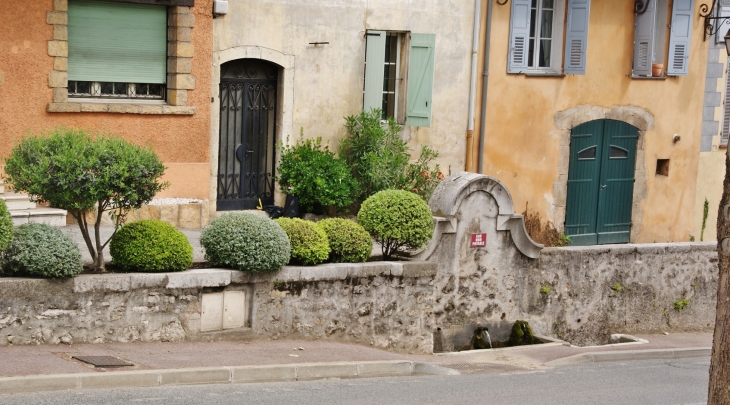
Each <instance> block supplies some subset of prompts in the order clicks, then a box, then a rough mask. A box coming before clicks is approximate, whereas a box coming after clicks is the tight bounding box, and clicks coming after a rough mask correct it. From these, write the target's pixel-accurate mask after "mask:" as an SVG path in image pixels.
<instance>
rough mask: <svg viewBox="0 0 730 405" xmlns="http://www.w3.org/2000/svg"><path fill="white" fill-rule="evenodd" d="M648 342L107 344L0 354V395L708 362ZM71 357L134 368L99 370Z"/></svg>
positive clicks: (679, 342)
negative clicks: (424, 348) (473, 346)
mask: <svg viewBox="0 0 730 405" xmlns="http://www.w3.org/2000/svg"><path fill="white" fill-rule="evenodd" d="M637 337H639V338H642V339H646V340H648V341H649V343H643V344H637V343H624V344H618V345H610V346H598V347H573V346H565V345H563V344H561V343H551V344H543V345H538V346H522V347H513V348H504V349H497V350H482V351H469V352H460V353H441V354H436V355H406V354H396V353H391V352H387V351H383V350H378V349H374V348H371V347H367V346H361V345H356V344H345V343H335V342H326V341H299V340H279V341H248V342H184V343H139V342H135V343H108V344H82V345H70V346H60V345H59V346H50V345H40V346H6V347H2V348H0V394H10V393H17V392H33V391H48V390H66V389H79V388H113V387H136V386H156V385H166V384H206V383H239V382H261V381H294V380H312V379H322V378H363V377H384V376H409V375H432V374H459V373H493V372H498V373H501V372H515V371H530V370H541V369H546V368H549V367H559V366H567V365H573V364H583V363H586V362H594V361H627V360H639V359H642V360H643V359H673V358H683V357H701V356H709V355H710V347H711V344H712V334H710V333H687V334H673V335H639V336H637ZM73 356H113V357H117V358H120V359H123V360H126V361H129V362H131V363H133V364H134V365H133V366H129V367H118V368H94V367H93V366H91V365H89V364H86V363H83V362H81V361H79V360H76V359H73V358H72V357H73Z"/></svg>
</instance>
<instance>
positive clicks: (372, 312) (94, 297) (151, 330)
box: [0, 262, 436, 352]
mask: <svg viewBox="0 0 730 405" xmlns="http://www.w3.org/2000/svg"><path fill="white" fill-rule="evenodd" d="M435 273H436V266H435V265H434V264H432V263H426V262H402V263H390V262H381V263H362V264H340V265H322V266H316V267H284V269H282V270H281V271H279V272H277V273H271V274H249V273H244V272H239V271H234V270H219V269H208V270H190V271H186V272H182V273H161V274H108V275H82V276H78V277H75V278H74V279H70V280H58V281H54V280H43V279H21V278H0V337H2V338H1V339H0V345H7V344H44V343H45V344H58V343H65V344H72V343H87V342H90V343H102V342H133V341H162V342H167V341H186V340H188V341H191V340H217V339H253V338H273V339H278V338H302V339H319V338H325V339H333V340H344V341H350V342H356V343H361V344H366V345H373V346H376V347H380V348H387V349H392V350H397V351H410V352H414V351H419V352H428V351H430V349H431V334H430V331H429V330H428V328H427V327H426V324H427V320H426V318H427V316H428V315H427V314H425V313H424V312H423V311H422V310H421V309H422V308H423V307H428V306H430V305H432V303H431V300H432V299H433V294H432V291H433V277H434V276H435ZM227 297H230V298H231V299H230V300H229V298H227ZM221 299H222V302H221ZM227 300H228V301H229V302H227ZM221 304H222V306H220V305H221ZM216 305H219V306H218V307H216ZM218 317H221V318H218ZM236 319H240V320H241V323H240V324H238V325H236V324H235V322H236ZM218 321H221V322H218ZM216 322H218V325H220V327H218V328H216V327H215V325H216ZM211 325H213V327H212V328H211ZM211 329H218V330H211Z"/></svg>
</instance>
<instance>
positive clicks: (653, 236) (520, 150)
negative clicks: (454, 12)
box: [474, 0, 708, 242]
mask: <svg viewBox="0 0 730 405" xmlns="http://www.w3.org/2000/svg"><path fill="white" fill-rule="evenodd" d="M619 3H620V4H619ZM508 4H510V3H508ZM510 8H511V7H510V6H503V7H500V6H496V5H495V6H494V7H493V13H494V15H493V20H492V24H493V25H492V40H491V54H490V55H491V59H490V69H489V71H490V75H489V93H488V100H487V126H486V127H485V129H486V136H485V139H484V155H483V157H484V173H485V174H488V175H491V176H494V177H496V178H498V179H499V180H501V181H502V182H504V184H505V185H506V186H507V188H508V189H509V191H510V193H511V194H512V196H513V198H514V203H515V210H516V211H517V212H522V211H523V210H524V208H525V204H526V203H529V206H530V208H531V209H534V210H537V211H538V212H540V213H541V214H542V216H543V218H544V219H552V211H551V205H552V201H553V197H554V196H553V183H554V182H555V181H556V180H557V179H558V165H559V156H560V152H561V148H566V147H568V145H561V144H560V137H559V136H558V131H557V128H556V126H555V121H554V117H555V114H556V113H558V112H560V111H564V110H567V109H570V108H573V107H576V106H580V105H592V106H599V107H604V108H610V107H612V106H614V105H616V106H637V107H641V108H643V109H645V110H647V111H649V112H650V113H651V114H653V116H654V128H653V129H652V130H649V131H647V132H646V137H645V143H644V145H645V153H644V155H645V159H640V158H638V156H637V163H636V164H637V166H640V165H643V168H644V169H645V170H646V172H647V177H648V179H647V180H648V181H647V196H646V199H645V200H643V201H641V202H640V206H641V209H642V212H643V216H642V218H641V222H642V223H637V224H635V226H639V227H640V232H639V234H638V237H637V240H635V241H633V242H653V241H656V242H666V241H687V240H689V235H690V234H692V229H693V218H692V216H693V209H694V199H695V198H694V196H695V182H696V179H697V168H698V161H699V142H700V135H701V116H702V103H703V97H704V81H705V76H704V75H705V69H706V62H707V52H708V51H707V43H704V42H702V21H701V19H700V18H699V17H698V14H699V13H698V8H699V3H696V4H695V11H694V12H693V13H692V14H693V16H694V20H693V34H692V42H691V48H690V59H689V74H688V75H687V76H680V77H670V78H667V79H666V80H635V79H631V78H630V77H629V76H630V74H631V66H632V60H633V35H634V13H633V2H615V1H614V0H593V1H592V2H591V14H590V23H589V32H588V35H589V37H588V51H587V52H588V53H587V71H586V74H585V75H567V76H565V77H562V78H545V77H543V78H536V77H526V76H525V75H515V74H507V73H506V71H507V55H508V43H509V19H510ZM667 42H668V40H667ZM665 52H666V51H665ZM665 55H666V53H665ZM674 134H677V135H680V136H681V138H682V140H681V141H680V142H678V143H676V144H675V143H673V142H672V138H673V136H674ZM474 142H475V145H478V142H479V139H478V135H475V138H474ZM656 159H671V164H670V165H671V168H670V174H669V177H663V176H655V169H656ZM475 160H476V159H475ZM474 167H476V162H475V164H474ZM559 225H560V227H559V228H560V229H562V224H559Z"/></svg>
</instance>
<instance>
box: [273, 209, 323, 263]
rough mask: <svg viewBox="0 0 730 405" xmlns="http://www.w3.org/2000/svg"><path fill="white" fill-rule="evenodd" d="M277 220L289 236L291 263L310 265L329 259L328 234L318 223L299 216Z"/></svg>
mask: <svg viewBox="0 0 730 405" xmlns="http://www.w3.org/2000/svg"><path fill="white" fill-rule="evenodd" d="M275 221H276V222H277V223H278V224H279V225H280V226H281V228H282V229H284V232H286V234H287V235H288V236H289V242H290V243H291V261H290V263H293V264H303V265H305V266H309V265H314V264H319V263H322V262H324V261H325V260H327V257H328V256H329V254H330V246H329V242H328V241H327V234H326V233H325V232H324V230H322V228H320V227H318V226H317V224H315V223H314V222H312V221H305V220H303V219H299V218H278V219H276V220H275Z"/></svg>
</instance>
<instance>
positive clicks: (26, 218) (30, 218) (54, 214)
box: [10, 207, 67, 226]
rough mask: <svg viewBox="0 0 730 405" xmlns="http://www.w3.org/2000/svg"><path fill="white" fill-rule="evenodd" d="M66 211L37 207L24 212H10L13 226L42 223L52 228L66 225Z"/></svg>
mask: <svg viewBox="0 0 730 405" xmlns="http://www.w3.org/2000/svg"><path fill="white" fill-rule="evenodd" d="M66 214H67V212H66V210H62V209H58V208H48V207H37V208H32V209H25V210H13V211H10V216H11V217H12V218H13V225H16V226H17V225H22V224H27V223H42V224H48V225H52V226H65V225H66Z"/></svg>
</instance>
